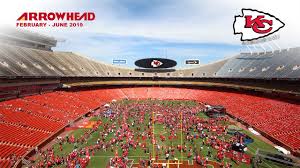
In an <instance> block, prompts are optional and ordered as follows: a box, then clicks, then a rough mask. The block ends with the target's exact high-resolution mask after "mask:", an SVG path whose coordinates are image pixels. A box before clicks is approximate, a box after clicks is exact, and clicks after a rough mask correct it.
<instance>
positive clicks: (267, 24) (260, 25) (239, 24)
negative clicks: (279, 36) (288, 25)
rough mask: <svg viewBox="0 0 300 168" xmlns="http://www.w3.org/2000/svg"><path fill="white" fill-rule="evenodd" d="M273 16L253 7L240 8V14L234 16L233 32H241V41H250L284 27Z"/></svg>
mask: <svg viewBox="0 0 300 168" xmlns="http://www.w3.org/2000/svg"><path fill="white" fill-rule="evenodd" d="M284 25H285V24H284V23H283V22H282V21H281V20H279V19H278V18H276V17H275V16H273V15H271V14H268V13H265V12H261V11H258V10H254V9H242V16H241V15H238V16H235V17H234V22H233V29H234V34H241V41H251V40H256V39H259V38H262V37H266V36H269V35H271V34H273V33H275V32H277V31H278V30H279V29H281V28H283V27H284Z"/></svg>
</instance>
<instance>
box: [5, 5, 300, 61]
mask: <svg viewBox="0 0 300 168" xmlns="http://www.w3.org/2000/svg"><path fill="white" fill-rule="evenodd" d="M299 6H300V1H299V0H289V1H274V0H264V1H261V0H251V1H241V0H226V1H220V0H185V1H182V0H164V1H161V0H144V1H143V0H140V1H136V0H122V1H119V0H101V1H76V0H63V1H56V2H55V3H53V1H52V0H43V1H30V2H29V1H24V0H10V1H7V2H6V5H2V6H1V7H0V12H1V15H0V16H1V18H0V19H1V22H2V23H6V24H9V25H12V26H14V24H15V20H16V18H17V17H18V16H19V15H21V13H22V12H25V11H94V12H95V13H96V21H94V22H92V23H86V26H85V27H84V28H75V29H71V28H57V29H52V28H49V29H43V28H35V29H31V30H32V31H36V32H40V33H43V34H47V35H50V36H54V37H58V38H65V39H66V40H67V42H66V43H65V44H63V43H62V44H60V46H59V47H58V48H57V50H71V51H77V52H81V53H83V54H85V55H89V56H91V57H93V58H97V59H101V60H107V61H109V59H110V60H111V58H113V57H128V58H132V59H135V58H137V57H143V56H144V57H145V56H153V55H164V53H165V52H164V50H167V51H168V53H169V54H168V55H173V56H174V57H176V58H177V57H189V56H191V57H192V56H193V57H196V56H197V57H201V59H203V60H204V61H202V62H208V61H212V60H215V59H218V58H221V57H224V56H226V54H231V55H232V54H234V53H237V52H239V46H241V45H240V41H239V38H240V37H239V36H234V35H233V28H232V24H233V18H234V15H239V14H241V9H242V8H254V9H258V10H261V11H266V12H268V13H271V14H273V15H275V16H276V17H278V18H280V19H281V20H282V21H283V22H285V24H286V26H285V27H284V28H283V29H281V30H280V35H281V38H280V40H278V41H277V43H278V44H279V45H280V46H282V48H286V47H291V46H300V40H299V39H300V33H299V27H300V22H299V21H298V20H299V18H300V12H299ZM205 44H208V45H205ZM215 50H217V51H215ZM107 57H109V59H108V58H107ZM178 59H179V58H178Z"/></svg>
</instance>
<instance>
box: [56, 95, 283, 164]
mask: <svg viewBox="0 0 300 168" xmlns="http://www.w3.org/2000/svg"><path fill="white" fill-rule="evenodd" d="M139 101H140V102H139V103H145V101H150V103H153V104H155V103H159V104H161V105H165V106H174V107H176V106H180V105H187V106H195V105H197V103H196V102H194V101H178V100H175V101H160V100H139ZM120 103H121V104H126V105H130V104H131V103H136V101H134V100H124V101H122V102H120ZM150 115H151V114H146V119H145V122H144V125H142V126H139V127H140V128H143V127H144V126H146V123H148V121H149V118H150ZM198 116H199V117H201V118H208V116H206V115H205V114H204V113H203V112H199V113H198ZM90 120H91V121H97V120H101V121H102V123H103V124H104V123H108V124H109V122H110V121H109V120H108V119H107V118H99V117H92V118H91V119H90ZM102 129H103V127H102V126H100V127H99V131H101V130H102ZM85 131H86V129H78V130H75V131H72V132H71V133H70V135H71V134H73V135H74V137H75V138H78V137H80V136H81V135H82V134H83V133H84V132H85ZM99 131H97V132H94V133H93V134H92V135H91V136H90V138H89V139H88V140H87V141H86V142H85V143H84V144H78V147H84V146H90V145H93V144H95V142H96V140H97V139H98V137H99ZM242 132H243V133H245V134H247V135H248V136H250V137H251V138H253V139H254V143H251V144H249V145H248V151H247V152H246V153H247V154H249V155H251V156H253V155H254V154H255V152H256V150H257V149H258V148H259V149H263V150H268V151H273V152H276V149H275V148H274V147H273V146H272V145H270V144H268V143H266V142H264V141H262V140H260V139H259V138H258V137H257V136H255V135H253V134H252V133H251V132H249V131H247V130H242ZM162 133H164V134H166V137H167V135H168V130H167V129H165V128H164V127H163V125H162V124H155V125H154V134H155V136H156V137H157V138H158V139H159V135H160V134H162ZM177 134H178V136H179V138H178V139H176V140H175V141H173V142H170V141H169V140H168V138H166V141H164V142H162V141H160V140H159V141H158V144H160V145H167V146H170V145H172V144H173V145H174V146H177V145H178V144H182V142H181V137H180V132H178V133H177ZM112 137H113V134H109V135H108V137H107V140H109V139H111V138H112ZM182 139H184V138H183V137H182ZM186 144H187V146H189V145H192V144H191V143H190V142H186ZM147 146H149V147H150V146H152V145H151V143H150V141H149V140H147ZM195 146H196V149H200V147H201V146H202V147H203V149H202V150H201V151H200V152H201V154H202V156H205V155H207V153H208V147H207V146H203V145H202V139H198V140H196V141H195ZM73 149H74V145H73V144H67V143H66V144H63V151H60V149H59V145H58V144H55V145H54V151H55V154H57V155H60V156H61V155H67V154H68V153H70V152H71V151H72V150H73ZM151 151H152V147H150V152H151ZM175 151H176V153H175V158H178V159H184V160H187V159H188V158H187V156H186V153H183V154H181V153H180V152H179V151H178V150H175ZM210 151H211V152H212V156H216V153H217V151H216V150H215V149H212V148H211V147H210ZM114 153H115V151H113V150H110V149H108V150H107V151H97V152H95V155H94V156H91V160H90V162H89V165H88V167H89V168H94V167H105V166H106V165H107V164H108V162H109V159H110V158H111V157H113V156H114ZM119 153H121V150H120V149H119ZM151 153H152V154H153V152H151ZM149 155H150V154H149V153H145V152H144V151H143V150H142V149H141V148H137V149H136V150H134V149H131V150H130V151H129V157H128V158H129V159H132V160H133V161H134V162H135V163H137V162H138V161H139V159H148V158H149ZM160 159H164V155H161V156H160ZM171 159H172V158H171ZM209 159H210V160H216V159H215V158H213V157H211V158H209ZM224 161H225V162H231V163H232V165H233V167H250V166H249V165H246V164H239V165H237V164H235V163H234V162H233V161H231V160H229V159H225V160H224ZM262 166H263V167H270V166H271V167H278V164H276V163H273V162H270V161H266V162H264V163H263V164H262ZM279 166H280V165H279Z"/></svg>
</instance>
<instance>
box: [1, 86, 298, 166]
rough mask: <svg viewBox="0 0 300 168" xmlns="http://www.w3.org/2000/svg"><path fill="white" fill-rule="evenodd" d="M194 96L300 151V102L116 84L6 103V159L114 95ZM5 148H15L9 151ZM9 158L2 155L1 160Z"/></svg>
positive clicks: (3, 109) (3, 140)
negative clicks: (123, 86)
mask: <svg viewBox="0 0 300 168" xmlns="http://www.w3.org/2000/svg"><path fill="white" fill-rule="evenodd" d="M123 98H129V99H148V98H156V99H193V100H197V101H199V102H205V103H208V104H212V105H223V106H225V107H226V109H227V111H228V113H229V114H231V115H233V116H235V117H237V118H239V119H240V120H242V121H244V122H246V123H248V124H249V125H251V126H253V127H255V128H257V129H258V130H259V131H261V132H264V133H266V134H268V135H269V136H271V137H273V138H275V139H277V140H278V141H280V142H282V143H283V144H285V145H286V146H288V147H289V148H290V149H292V150H294V151H297V150H300V145H299V144H300V138H299V137H300V124H299V123H300V122H299V121H300V106H299V105H296V104H291V103H288V102H283V101H279V100H273V99H269V98H263V97H257V96H252V95H246V94H242V93H229V92H221V91H209V90H199V89H186V88H171V87H163V88H161V87H137V88H115V89H114V88H110V89H98V90H87V91H77V92H75V91H74V92H65V91H56V92H52V93H46V94H42V95H34V96H28V97H25V98H19V99H13V100H9V101H4V102H0V144H2V145H0V153H1V154H0V159H1V158H2V159H7V158H8V156H9V154H11V153H16V154H17V155H20V156H21V155H23V154H24V153H25V152H24V151H25V150H27V149H29V148H33V147H35V146H37V145H38V144H39V143H41V142H42V141H43V140H45V139H47V138H49V137H50V136H51V135H52V134H53V133H55V132H57V131H58V130H59V129H61V128H63V127H64V126H65V125H67V124H68V123H69V122H71V121H73V120H75V119H77V118H78V117H81V116H82V115H84V114H85V113H87V112H88V111H90V110H92V109H95V108H97V107H99V106H100V105H102V104H104V103H106V102H109V101H111V100H113V99H123ZM3 149H7V150H8V151H10V152H7V153H5V152H4V153H3V152H1V151H3ZM7 163H9V162H6V161H3V160H0V167H5V166H1V164H7Z"/></svg>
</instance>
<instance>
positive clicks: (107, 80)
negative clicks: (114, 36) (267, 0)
mask: <svg viewBox="0 0 300 168" xmlns="http://www.w3.org/2000/svg"><path fill="white" fill-rule="evenodd" d="M1 40H2V43H1V47H0V48H1V49H0V76H1V79H0V80H1V84H0V86H1V87H0V88H1V93H0V99H1V102H0V133H1V134H0V167H3V168H6V167H77V166H80V167H132V168H134V167H148V166H149V167H170V168H171V167H299V156H300V116H299V115H300V106H299V100H300V90H299V88H300V82H299V77H300V48H297V47H296V48H287V49H282V50H276V51H273V52H271V51H270V52H259V53H247V52H245V53H240V54H238V55H234V56H232V57H229V58H225V59H223V60H220V61H215V62H213V63H209V64H204V65H201V66H198V67H196V68H186V69H176V67H175V68H171V69H170V68H168V67H166V68H156V67H155V66H153V68H143V67H145V65H141V67H142V68H124V67H120V66H116V65H111V64H107V63H103V62H98V61H95V60H92V59H90V58H87V57H84V56H81V55H79V54H75V53H73V52H71V51H66V52H58V51H52V48H53V47H55V46H56V43H57V41H56V39H54V38H51V37H47V36H44V35H41V34H36V33H31V32H21V31H16V30H10V31H8V32H6V34H1ZM3 41H4V42H3ZM149 59H150V63H151V61H152V62H153V60H155V61H157V62H158V63H157V62H156V63H155V65H157V64H158V65H157V66H159V62H160V63H161V62H163V61H168V60H159V58H149ZM136 61H138V60H136ZM146 62H147V61H146ZM143 63H144V62H143V60H142V64H143ZM163 63H164V65H166V64H168V62H167V63H165V62H163ZM144 64H147V63H144ZM161 64H162V63H161ZM171 67H172V66H171Z"/></svg>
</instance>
